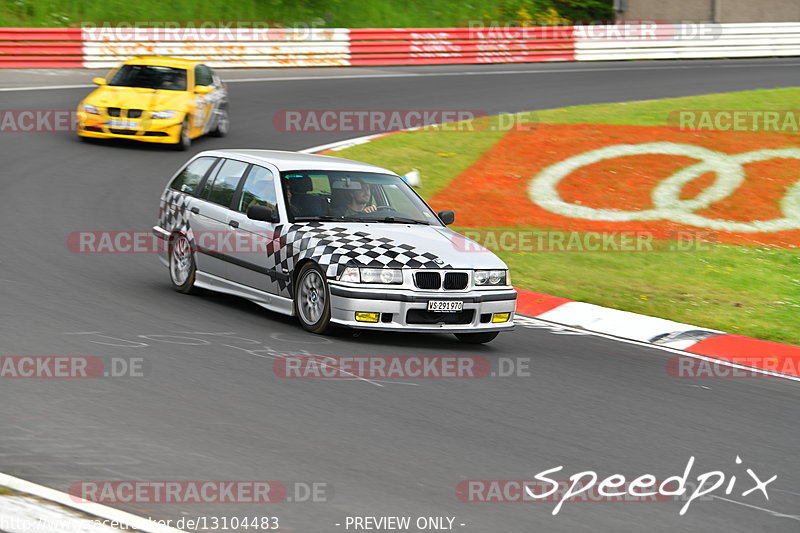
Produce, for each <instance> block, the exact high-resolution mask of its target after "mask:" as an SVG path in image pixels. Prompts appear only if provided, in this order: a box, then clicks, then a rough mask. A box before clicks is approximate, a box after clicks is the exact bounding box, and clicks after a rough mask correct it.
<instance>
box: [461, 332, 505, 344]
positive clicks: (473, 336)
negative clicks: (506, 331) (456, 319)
mask: <svg viewBox="0 0 800 533" xmlns="http://www.w3.org/2000/svg"><path fill="white" fill-rule="evenodd" d="M499 334H500V332H499V331H484V332H481V333H456V334H455V336H456V338H457V339H458V340H460V341H461V342H464V343H467V344H485V343H487V342H490V341H493V340H494V338H495V337H497V336H498V335H499Z"/></svg>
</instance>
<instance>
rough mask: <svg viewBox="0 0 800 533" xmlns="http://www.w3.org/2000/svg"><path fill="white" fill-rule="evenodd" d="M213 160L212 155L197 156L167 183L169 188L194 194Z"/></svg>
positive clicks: (214, 159)
mask: <svg viewBox="0 0 800 533" xmlns="http://www.w3.org/2000/svg"><path fill="white" fill-rule="evenodd" d="M214 161H216V158H214V157H198V158H197V159H195V160H194V161H192V162H191V163H189V164H188V165H186V168H184V169H183V170H181V172H180V174H178V175H177V176H176V177H175V179H174V180H172V183H170V184H169V188H170V189H174V190H176V191H181V192H185V193H186V194H195V193H196V192H197V186H198V185H200V181H201V180H202V179H203V177H204V176H205V175H206V173H207V172H208V170H209V169H210V168H211V166H212V165H213V164H214Z"/></svg>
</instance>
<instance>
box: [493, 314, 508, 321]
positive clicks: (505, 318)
mask: <svg viewBox="0 0 800 533" xmlns="http://www.w3.org/2000/svg"><path fill="white" fill-rule="evenodd" d="M510 316H511V313H495V314H493V315H492V322H508V319H509V317H510Z"/></svg>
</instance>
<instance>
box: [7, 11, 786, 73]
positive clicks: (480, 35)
mask: <svg viewBox="0 0 800 533" xmlns="http://www.w3.org/2000/svg"><path fill="white" fill-rule="evenodd" d="M137 55H164V56H179V57H187V58H190V59H198V60H202V61H204V62H206V63H208V64H209V65H211V66H214V67H221V68H222V67H224V68H229V67H310V66H351V65H374V66H378V65H440V64H466V63H528V62H540V61H603V60H625V59H679V58H683V59H689V58H692V59H700V58H728V57H730V58H734V57H772V56H800V22H798V23H774V24H763V23H759V24H674V25H673V24H643V23H636V24H633V23H631V24H626V23H624V21H621V22H620V23H619V24H615V25H597V26H574V27H573V26H554V27H545V28H537V27H527V28H492V27H487V28H484V27H480V28H372V29H347V28H331V29H286V28H260V29H253V28H249V29H248V28H234V29H224V28H217V29H213V28H211V29H202V28H201V29H198V28H130V27H127V28H105V27H92V28H0V68H36V67H39V68H62V67H63V68H68V67H72V68H76V67H77V68H79V67H84V68H110V67H113V66H115V65H117V64H118V63H119V62H120V61H122V60H124V59H126V58H129V57H132V56H137Z"/></svg>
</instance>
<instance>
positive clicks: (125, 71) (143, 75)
mask: <svg viewBox="0 0 800 533" xmlns="http://www.w3.org/2000/svg"><path fill="white" fill-rule="evenodd" d="M108 84H109V85H112V86H114V87H142V88H144V89H159V90H164V91H185V90H186V70H184V69H182V68H172V67H159V66H154V65H123V66H122V68H120V69H119V70H118V71H117V73H116V74H114V77H113V78H111V81H110V82H108Z"/></svg>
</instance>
